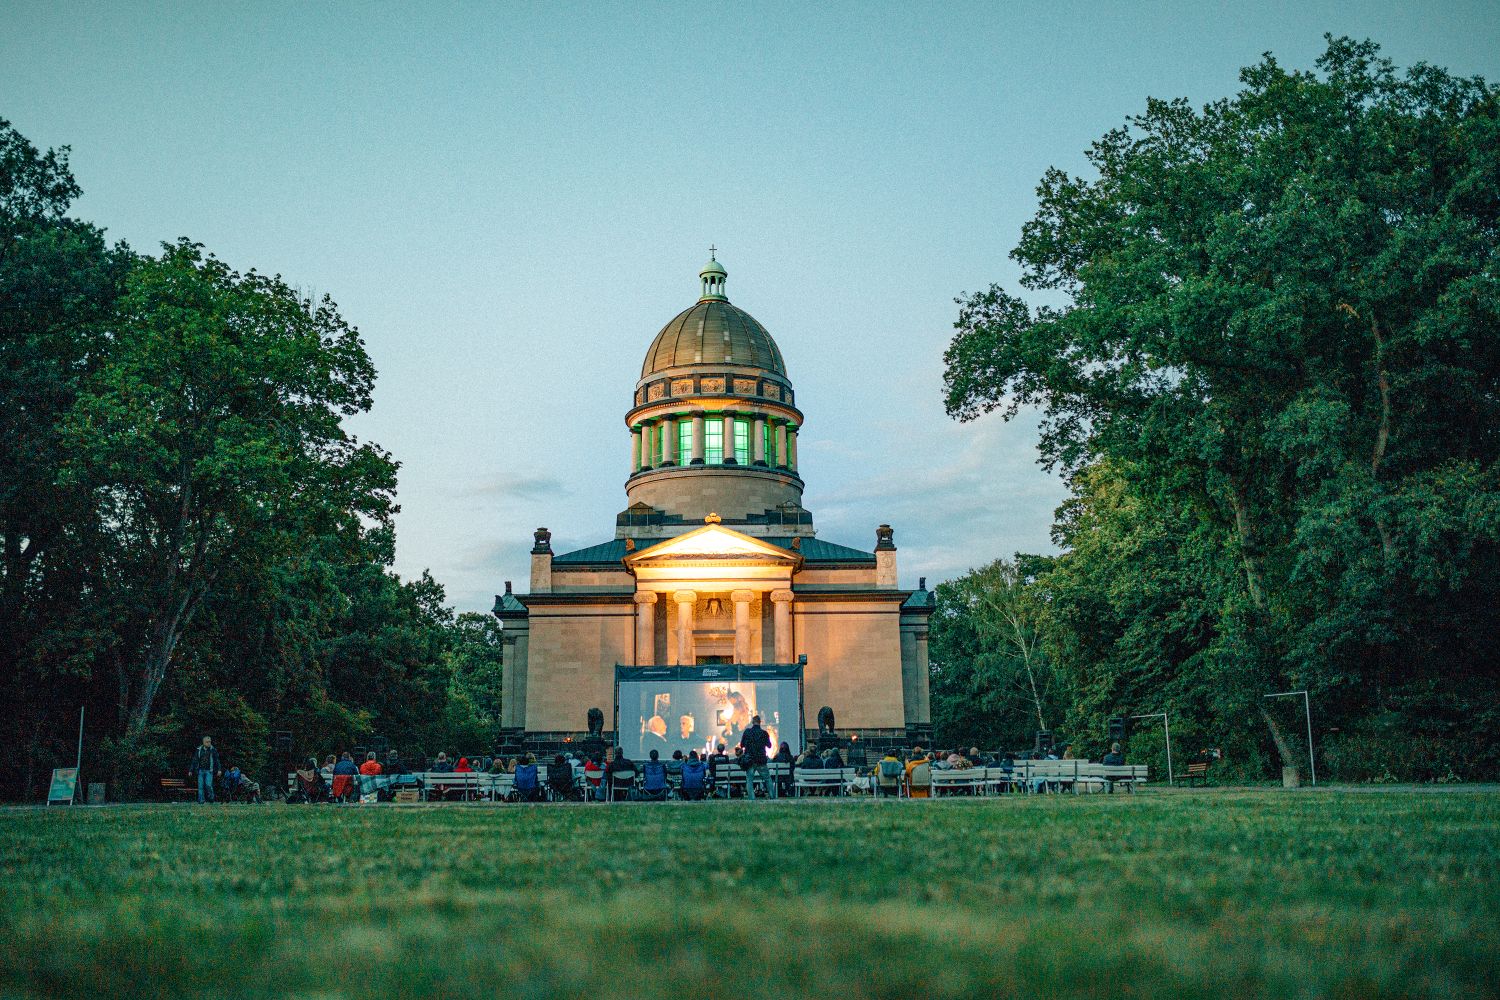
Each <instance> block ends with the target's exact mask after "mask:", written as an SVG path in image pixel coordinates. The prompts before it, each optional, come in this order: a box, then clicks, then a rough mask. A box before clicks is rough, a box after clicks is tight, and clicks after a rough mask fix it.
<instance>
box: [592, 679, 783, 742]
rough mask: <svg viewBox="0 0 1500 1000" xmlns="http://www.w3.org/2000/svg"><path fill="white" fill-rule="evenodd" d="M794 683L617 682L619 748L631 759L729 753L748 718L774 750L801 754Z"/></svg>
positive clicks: (778, 681)
mask: <svg viewBox="0 0 1500 1000" xmlns="http://www.w3.org/2000/svg"><path fill="white" fill-rule="evenodd" d="M797 701H798V698H797V681H796V679H795V678H788V679H774V680H754V681H704V680H646V681H621V682H620V745H621V746H622V747H623V748H624V750H625V752H626V754H627V755H629V756H630V758H631V759H633V760H640V759H642V758H644V757H648V756H650V753H651V751H652V750H656V751H657V752H658V753H660V755H661V756H662V757H670V756H671V755H672V751H674V750H681V751H682V752H683V753H684V754H686V753H687V752H688V751H689V750H697V751H698V752H699V753H700V754H702V753H709V752H712V751H713V749H714V748H715V745H716V744H719V743H723V744H724V745H725V746H726V747H729V748H730V749H731V752H732V751H733V747H734V746H735V745H736V744H737V743H739V741H740V734H742V733H743V732H744V731H745V729H746V728H747V727H748V726H749V725H750V718H751V717H752V716H754V715H757V714H758V715H760V717H761V721H760V724H761V726H762V727H763V728H764V729H765V730H766V732H767V733H769V734H770V736H771V746H772V748H773V752H774V748H775V747H778V746H780V745H781V743H782V741H785V742H786V743H788V744H790V745H791V748H792V751H793V752H794V753H795V752H797V751H799V750H801V742H802V741H801V732H800V729H801V726H800V724H799V720H798V716H797Z"/></svg>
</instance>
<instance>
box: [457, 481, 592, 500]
mask: <svg viewBox="0 0 1500 1000" xmlns="http://www.w3.org/2000/svg"><path fill="white" fill-rule="evenodd" d="M464 492H465V495H467V496H472V497H486V498H489V499H494V500H554V499H557V498H558V497H565V496H567V495H568V493H569V492H570V491H569V489H568V487H567V486H566V485H564V484H563V481H562V480H561V479H558V478H557V477H555V476H519V477H514V478H507V479H497V480H493V481H491V482H488V483H482V484H480V485H478V486H473V487H470V488H469V489H468V490H465V491H464Z"/></svg>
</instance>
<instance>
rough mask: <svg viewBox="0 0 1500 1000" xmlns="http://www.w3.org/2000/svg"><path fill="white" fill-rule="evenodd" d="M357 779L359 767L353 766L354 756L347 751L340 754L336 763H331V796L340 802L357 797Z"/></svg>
mask: <svg viewBox="0 0 1500 1000" xmlns="http://www.w3.org/2000/svg"><path fill="white" fill-rule="evenodd" d="M358 779H359V768H357V767H355V766H354V758H353V757H351V756H349V754H348V753H343V754H340V755H339V760H338V763H337V764H335V765H333V797H334V798H335V799H337V800H338V801H340V802H346V801H348V800H349V799H350V798H354V797H357V796H358V795H359V780H358Z"/></svg>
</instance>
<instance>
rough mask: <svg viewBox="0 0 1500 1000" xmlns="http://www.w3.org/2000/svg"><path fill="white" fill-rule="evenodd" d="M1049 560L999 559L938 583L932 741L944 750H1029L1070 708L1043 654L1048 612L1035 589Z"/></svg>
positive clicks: (931, 646) (932, 640) (932, 644)
mask: <svg viewBox="0 0 1500 1000" xmlns="http://www.w3.org/2000/svg"><path fill="white" fill-rule="evenodd" d="M1043 564H1044V563H1043V561H1040V560H1035V559H1031V560H1028V561H1026V563H1025V565H1024V566H1023V565H1022V563H1021V562H1020V561H1016V562H1007V561H1006V560H1003V559H1000V560H996V561H995V562H993V563H991V564H989V565H988V566H985V567H983V568H981V569H977V570H972V571H971V572H969V573H968V574H966V575H965V576H962V577H959V578H958V579H956V580H951V581H948V582H946V583H942V584H939V585H938V588H937V592H936V601H937V608H936V610H935V611H934V612H933V615H932V619H931V622H930V630H929V639H928V655H929V657H930V663H931V675H930V678H929V692H930V697H931V700H932V722H933V736H934V739H935V740H936V742H937V744H938V745H939V746H942V747H956V746H960V745H962V746H965V747H967V746H972V745H976V744H978V745H981V746H983V747H986V748H992V747H997V746H998V747H1011V748H1018V747H1026V746H1030V745H1031V743H1032V734H1033V733H1034V731H1035V730H1037V729H1050V728H1052V726H1054V725H1056V723H1057V720H1058V716H1057V714H1056V713H1057V711H1058V710H1059V709H1061V708H1062V707H1063V706H1064V705H1065V704H1066V703H1067V696H1066V693H1065V691H1064V689H1063V684H1062V682H1061V679H1060V678H1059V677H1058V675H1057V672H1056V671H1055V670H1054V669H1053V666H1052V661H1051V660H1050V658H1049V657H1048V656H1047V655H1046V653H1045V652H1044V651H1043V649H1042V643H1041V634H1040V629H1039V626H1040V623H1041V621H1042V618H1043V615H1044V608H1043V607H1042V605H1041V604H1039V603H1038V602H1037V600H1036V590H1035V589H1034V588H1032V587H1029V586H1028V584H1029V583H1030V582H1031V577H1030V576H1029V575H1028V573H1027V571H1028V570H1034V569H1035V568H1037V566H1039V565H1043Z"/></svg>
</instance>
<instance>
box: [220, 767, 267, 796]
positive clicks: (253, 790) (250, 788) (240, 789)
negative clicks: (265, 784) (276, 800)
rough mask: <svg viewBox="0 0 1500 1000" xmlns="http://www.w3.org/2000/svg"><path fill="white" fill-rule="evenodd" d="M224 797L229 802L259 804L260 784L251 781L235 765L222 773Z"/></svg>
mask: <svg viewBox="0 0 1500 1000" xmlns="http://www.w3.org/2000/svg"><path fill="white" fill-rule="evenodd" d="M224 797H225V798H226V799H228V800H229V801H231V802H259V801H260V782H258V781H251V780H250V779H249V778H248V777H246V776H245V774H244V773H243V772H242V771H241V770H240V766H239V765H238V764H235V765H233V766H232V767H230V769H229V770H227V771H225V772H224Z"/></svg>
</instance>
